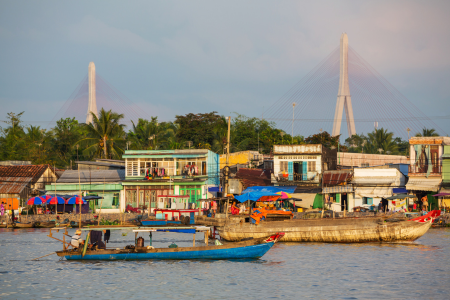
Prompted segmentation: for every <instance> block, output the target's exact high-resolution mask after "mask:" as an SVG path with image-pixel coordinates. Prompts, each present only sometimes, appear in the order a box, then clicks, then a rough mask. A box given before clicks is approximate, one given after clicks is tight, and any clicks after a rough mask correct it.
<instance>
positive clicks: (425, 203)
mask: <svg viewBox="0 0 450 300" xmlns="http://www.w3.org/2000/svg"><path fill="white" fill-rule="evenodd" d="M421 200H422V210H424V211H428V197H427V195H425V196H423V197H422V199H421Z"/></svg>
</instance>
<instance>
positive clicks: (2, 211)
mask: <svg viewBox="0 0 450 300" xmlns="http://www.w3.org/2000/svg"><path fill="white" fill-rule="evenodd" d="M0 211H1V214H2V217H3V215H4V214H5V207H4V206H3V202H2V206H1V208H0Z"/></svg>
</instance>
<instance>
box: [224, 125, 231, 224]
mask: <svg viewBox="0 0 450 300" xmlns="http://www.w3.org/2000/svg"><path fill="white" fill-rule="evenodd" d="M230 125H231V117H228V134H227V156H226V165H225V168H224V170H225V197H226V198H227V205H226V211H225V217H226V218H228V173H229V171H230V168H229V166H228V165H229V163H230V127H231V126H230Z"/></svg>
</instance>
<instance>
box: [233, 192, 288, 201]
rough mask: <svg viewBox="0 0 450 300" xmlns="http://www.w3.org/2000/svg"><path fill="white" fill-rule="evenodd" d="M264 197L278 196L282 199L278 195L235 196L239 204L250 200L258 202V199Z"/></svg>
mask: <svg viewBox="0 0 450 300" xmlns="http://www.w3.org/2000/svg"><path fill="white" fill-rule="evenodd" d="M263 196H278V197H280V195H277V194H275V193H262V192H259V193H258V192H251V193H245V194H242V195H240V196H234V198H235V199H236V200H238V201H239V202H245V201H248V200H251V201H258V199H259V198H261V197H263Z"/></svg>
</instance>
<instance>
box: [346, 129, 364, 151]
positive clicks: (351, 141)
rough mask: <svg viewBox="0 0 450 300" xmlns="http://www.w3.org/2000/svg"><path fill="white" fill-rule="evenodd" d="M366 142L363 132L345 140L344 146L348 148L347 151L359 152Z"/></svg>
mask: <svg viewBox="0 0 450 300" xmlns="http://www.w3.org/2000/svg"><path fill="white" fill-rule="evenodd" d="M366 143H367V137H366V136H365V135H364V134H362V133H361V134H354V135H352V136H351V137H348V138H347V139H346V140H345V146H346V147H347V148H348V152H351V153H360V152H362V150H363V147H364V145H365V144H366Z"/></svg>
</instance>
